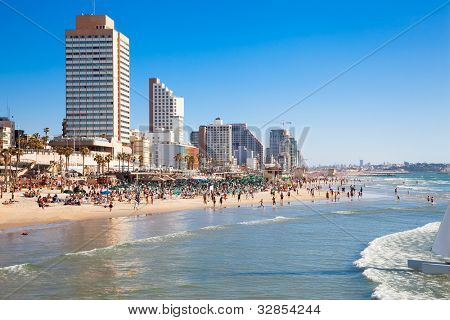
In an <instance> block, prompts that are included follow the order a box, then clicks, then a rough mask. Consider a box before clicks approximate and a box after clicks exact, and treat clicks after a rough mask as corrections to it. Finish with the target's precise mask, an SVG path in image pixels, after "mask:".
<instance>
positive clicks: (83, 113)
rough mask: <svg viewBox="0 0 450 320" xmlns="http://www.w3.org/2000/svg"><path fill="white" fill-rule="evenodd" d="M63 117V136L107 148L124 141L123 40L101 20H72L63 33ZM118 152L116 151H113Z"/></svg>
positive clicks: (126, 76) (126, 55)
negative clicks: (103, 143) (103, 144)
mask: <svg viewBox="0 0 450 320" xmlns="http://www.w3.org/2000/svg"><path fill="white" fill-rule="evenodd" d="M65 41H66V42H65V43H66V117H65V121H64V137H65V138H68V139H72V140H74V141H75V140H78V141H79V142H80V143H81V142H82V141H83V139H88V140H89V141H91V142H93V141H95V139H96V138H99V137H102V138H103V139H107V140H108V141H109V142H110V143H111V145H110V146H109V147H110V148H114V149H116V150H117V149H121V146H120V145H124V146H129V142H130V71H129V70H130V69H129V68H130V67H129V64H130V50H129V40H128V38H127V37H126V36H124V35H123V34H122V33H120V32H118V31H117V30H115V29H114V21H113V20H112V19H111V18H109V17H108V16H106V15H81V16H77V17H76V23H75V29H71V30H66V40H65ZM119 151H120V150H119Z"/></svg>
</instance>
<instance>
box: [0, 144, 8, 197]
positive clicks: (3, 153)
mask: <svg viewBox="0 0 450 320" xmlns="http://www.w3.org/2000/svg"><path fill="white" fill-rule="evenodd" d="M0 154H1V156H2V158H3V163H4V165H5V167H4V170H3V174H4V178H3V181H4V183H5V184H6V191H8V185H9V182H10V181H9V180H10V179H9V177H10V176H11V173H10V171H11V150H10V149H3V150H2V151H1V152H0ZM8 166H9V169H8Z"/></svg>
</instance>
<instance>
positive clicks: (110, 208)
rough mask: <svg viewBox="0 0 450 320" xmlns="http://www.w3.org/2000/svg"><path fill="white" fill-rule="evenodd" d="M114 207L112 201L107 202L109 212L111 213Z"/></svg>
mask: <svg viewBox="0 0 450 320" xmlns="http://www.w3.org/2000/svg"><path fill="white" fill-rule="evenodd" d="M113 207H114V204H113V201H112V200H111V201H110V202H109V212H111V211H112V208H113Z"/></svg>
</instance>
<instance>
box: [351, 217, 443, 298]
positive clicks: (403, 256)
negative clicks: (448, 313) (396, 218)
mask: <svg viewBox="0 0 450 320" xmlns="http://www.w3.org/2000/svg"><path fill="white" fill-rule="evenodd" d="M438 228H439V222H433V223H429V224H427V225H425V226H423V227H419V228H416V229H413V230H408V231H402V232H397V233H393V234H389V235H386V236H382V237H380V238H377V239H375V240H373V241H372V242H370V243H369V246H368V247H367V248H366V249H364V251H362V252H361V258H360V259H359V260H357V261H355V262H354V264H355V265H356V266H357V267H359V268H364V269H365V270H364V272H363V274H364V276H366V277H367V278H368V279H370V280H372V281H374V282H376V283H377V287H376V288H375V290H374V292H373V294H372V296H373V297H374V298H376V299H436V298H438V299H439V298H440V299H449V298H450V290H449V289H450V279H449V278H442V276H430V275H424V274H422V273H419V272H413V271H411V270H410V269H408V267H407V260H408V259H410V258H414V259H430V258H431V259H436V257H434V256H433V255H432V253H431V251H430V248H431V245H432V243H433V239H434V236H435V234H436V232H437V230H438ZM444 277H446V276H444Z"/></svg>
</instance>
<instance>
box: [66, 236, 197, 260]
mask: <svg viewBox="0 0 450 320" xmlns="http://www.w3.org/2000/svg"><path fill="white" fill-rule="evenodd" d="M194 234H195V233H194V232H191V231H181V232H175V233H170V234H166V235H162V236H154V237H149V238H144V239H137V240H132V241H126V242H123V243H119V244H114V245H111V246H108V247H103V248H95V249H92V250H86V251H78V252H69V253H66V254H65V255H66V256H94V255H96V254H99V253H104V252H109V251H116V250H121V249H127V248H129V247H130V246H134V245H139V244H146V243H161V242H167V241H170V240H175V239H181V238H187V237H190V236H193V235H194Z"/></svg>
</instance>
